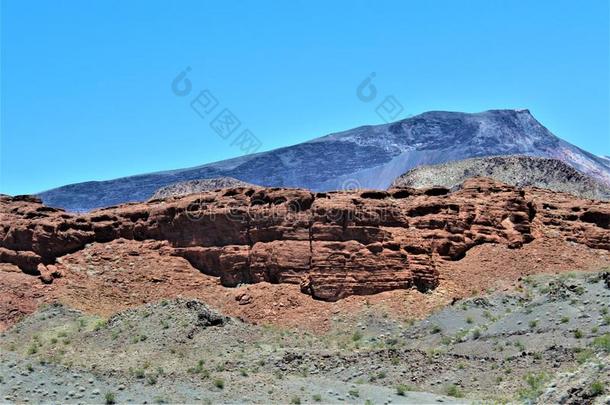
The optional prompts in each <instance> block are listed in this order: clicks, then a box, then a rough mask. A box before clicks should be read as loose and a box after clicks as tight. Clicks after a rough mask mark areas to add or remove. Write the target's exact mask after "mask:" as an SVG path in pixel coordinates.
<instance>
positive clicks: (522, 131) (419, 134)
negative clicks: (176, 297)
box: [39, 110, 610, 211]
mask: <svg viewBox="0 0 610 405" xmlns="http://www.w3.org/2000/svg"><path fill="white" fill-rule="evenodd" d="M509 154H522V155H530V156H541V157H549V158H556V159H559V160H562V161H564V162H566V163H568V164H570V165H571V166H572V167H574V168H576V169H577V170H579V171H581V172H583V173H585V174H587V175H589V176H592V177H594V178H596V179H597V180H599V181H602V182H603V183H605V184H610V162H608V161H607V160H605V159H603V158H601V157H598V156H595V155H593V154H592V153H589V152H586V151H584V150H582V149H580V148H578V147H576V146H574V145H571V144H569V143H568V142H566V141H564V140H562V139H560V138H558V137H557V136H555V135H553V134H552V133H551V132H550V131H549V130H548V129H547V128H546V127H544V126H543V125H542V124H541V123H539V122H538V121H537V120H536V119H535V118H534V117H533V116H532V115H531V113H530V112H529V110H488V111H484V112H480V113H461V112H446V111H429V112H425V113H422V114H420V115H417V116H413V117H409V118H406V119H403V120H399V121H396V122H393V123H388V124H381V125H365V126H360V127H357V128H354V129H349V130H346V131H341V132H335V133H332V134H328V135H325V136H322V137H319V138H315V139H312V140H310V141H307V142H303V143H300V144H296V145H292V146H286V147H282V148H278V149H274V150H271V151H266V152H260V153H256V154H253V155H246V156H242V157H236V158H232V159H228V160H223V161H219V162H212V163H208V164H204V165H200V166H195V167H191V168H186V169H175V170H170V171H162V172H156V173H147V174H140V175H134V176H129V177H123V178H118V179H113V180H106V181H99V182H85V183H75V184H70V185H66V186H62V187H58V188H55V189H52V190H47V191H45V192H42V193H39V196H40V197H41V198H42V200H43V201H44V202H45V204H48V205H50V206H54V207H61V208H66V209H68V210H74V211H87V210H90V209H94V208H99V207H105V206H112V205H117V204H120V203H124V202H129V201H144V200H146V199H147V198H149V197H150V196H151V195H152V194H153V193H154V191H155V190H157V189H159V188H161V187H164V186H166V185H169V184H172V183H176V182H181V181H188V180H196V179H202V178H212V177H233V178H236V179H239V180H241V181H245V182H248V183H253V184H258V185H261V186H274V187H300V188H309V189H311V190H314V191H328V190H337V189H351V188H373V189H385V188H387V187H388V186H389V185H390V184H391V183H392V181H393V180H394V179H395V178H397V177H398V176H400V175H402V174H403V173H405V172H407V171H408V170H409V169H412V168H414V167H417V166H420V165H423V164H437V163H444V162H447V161H453V160H462V159H466V158H472V157H483V156H493V155H509Z"/></svg>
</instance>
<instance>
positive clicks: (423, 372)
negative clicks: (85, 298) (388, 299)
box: [0, 273, 610, 404]
mask: <svg viewBox="0 0 610 405" xmlns="http://www.w3.org/2000/svg"><path fill="white" fill-rule="evenodd" d="M609 310H610V288H608V286H607V281H606V279H604V276H603V274H602V273H588V274H587V273H581V274H564V275H561V276H549V275H547V276H539V277H535V278H530V279H524V280H522V287H521V291H520V292H519V293H518V294H512V295H507V294H499V293H493V292H492V293H489V294H487V295H485V296H481V297H479V298H474V299H469V300H464V301H457V302H454V303H453V304H452V305H450V306H447V307H445V308H443V309H440V310H439V311H438V312H436V313H434V314H432V315H431V316H429V317H428V318H426V319H423V320H419V321H413V322H408V323H404V322H399V321H397V320H395V319H392V318H391V317H390V316H388V315H387V314H385V313H381V312H380V311H379V310H378V309H374V308H368V309H366V310H364V311H363V312H362V313H358V314H353V316H351V317H349V318H341V317H336V318H335V319H334V320H333V327H332V329H331V331H330V332H329V333H327V334H323V335H314V334H312V333H307V332H303V331H301V330H298V329H279V328H277V327H270V326H256V325H251V324H246V323H244V322H242V321H240V320H238V319H234V318H229V317H225V316H223V315H221V314H218V313H217V312H215V311H214V310H212V309H210V308H208V307H207V306H206V305H205V304H203V303H201V302H198V301H194V300H184V299H177V300H172V301H162V302H158V303H154V304H148V305H144V306H142V307H138V308H136V309H132V310H128V311H123V312H120V313H118V314H116V315H114V316H112V317H110V318H108V319H103V318H99V317H95V316H91V315H88V314H85V313H81V312H78V311H75V310H71V309H69V308H67V307H64V306H62V305H50V306H47V307H44V308H41V309H40V310H39V311H38V312H36V313H34V314H32V315H31V316H29V317H27V318H25V319H23V320H22V321H21V322H19V323H18V324H17V325H15V326H14V327H12V328H11V329H9V330H7V331H6V332H5V333H3V334H2V335H0V401H6V402H9V403H24V402H34V403H41V402H45V403H57V402H61V403H100V402H112V401H116V402H120V403H128V402H132V403H142V402H147V403H162V402H189V403H289V402H292V403H317V402H319V403H374V404H385V403H437V402H443V403H473V402H484V403H489V402H494V401H495V402H512V401H516V402H528V401H536V399H539V400H540V401H541V403H549V402H563V403H600V404H601V403H607V402H608V400H609V398H608V391H607V390H608V389H609V387H610V377H609V374H610V367H609V365H608V356H609V355H608V352H609V351H610V347H609V345H610V343H609V342H610V316H609Z"/></svg>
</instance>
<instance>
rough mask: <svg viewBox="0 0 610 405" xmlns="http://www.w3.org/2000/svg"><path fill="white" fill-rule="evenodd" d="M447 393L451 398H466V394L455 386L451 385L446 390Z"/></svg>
mask: <svg viewBox="0 0 610 405" xmlns="http://www.w3.org/2000/svg"><path fill="white" fill-rule="evenodd" d="M446 393H447V395H449V396H450V397H454V398H463V397H464V393H463V392H462V391H461V390H460V388H459V387H458V386H457V385H455V384H451V385H449V386H448V387H447V389H446Z"/></svg>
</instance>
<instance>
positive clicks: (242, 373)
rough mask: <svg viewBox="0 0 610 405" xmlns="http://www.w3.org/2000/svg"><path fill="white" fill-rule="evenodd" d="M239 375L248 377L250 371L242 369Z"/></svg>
mask: <svg viewBox="0 0 610 405" xmlns="http://www.w3.org/2000/svg"><path fill="white" fill-rule="evenodd" d="M239 374H240V375H241V376H242V377H247V376H248V370H246V369H245V368H242V369H240V370H239Z"/></svg>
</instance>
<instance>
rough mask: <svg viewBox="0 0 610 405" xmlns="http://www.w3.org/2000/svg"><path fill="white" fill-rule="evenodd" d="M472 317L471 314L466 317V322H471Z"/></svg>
mask: <svg viewBox="0 0 610 405" xmlns="http://www.w3.org/2000/svg"><path fill="white" fill-rule="evenodd" d="M473 322H474V321H473V319H472V317H471V316H468V317H466V323H473Z"/></svg>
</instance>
